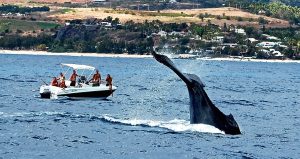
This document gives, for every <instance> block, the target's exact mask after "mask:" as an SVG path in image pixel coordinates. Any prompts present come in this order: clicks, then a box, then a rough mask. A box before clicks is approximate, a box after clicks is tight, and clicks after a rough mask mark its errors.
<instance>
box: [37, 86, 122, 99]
mask: <svg viewBox="0 0 300 159" xmlns="http://www.w3.org/2000/svg"><path fill="white" fill-rule="evenodd" d="M115 90H116V87H115V86H113V87H112V89H109V87H107V86H105V85H100V86H97V87H91V86H87V87H69V88H64V89H63V88H59V87H54V86H46V85H42V86H41V87H40V95H41V98H53V99H55V98H58V97H69V98H100V99H106V98H107V97H109V96H110V95H112V93H113V92H114V91H115Z"/></svg>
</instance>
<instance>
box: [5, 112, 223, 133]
mask: <svg viewBox="0 0 300 159" xmlns="http://www.w3.org/2000/svg"><path fill="white" fill-rule="evenodd" d="M39 116H54V117H58V118H72V119H74V118H78V119H82V118H85V119H86V120H89V121H92V120H100V121H102V122H108V123H112V124H119V125H129V126H141V127H155V128H163V129H167V130H170V131H173V132H178V133H180V132H201V133H213V134H225V133H224V132H223V131H221V130H219V129H217V128H216V127H214V126H211V125H206V124H190V122H189V121H186V120H179V119H174V120H171V121H157V120H142V119H135V118H134V119H119V118H115V117H111V116H109V115H107V114H105V115H100V116H98V115H92V114H72V113H70V112H47V111H46V112H20V113H9V114H8V113H4V112H0V119H1V118H2V119H3V118H14V121H19V122H38V121H39V119H36V118H35V117H39ZM16 117H17V118H16ZM18 117H21V118H24V117H25V120H21V119H18ZM55 120H56V118H55ZM59 120H61V119H59Z"/></svg>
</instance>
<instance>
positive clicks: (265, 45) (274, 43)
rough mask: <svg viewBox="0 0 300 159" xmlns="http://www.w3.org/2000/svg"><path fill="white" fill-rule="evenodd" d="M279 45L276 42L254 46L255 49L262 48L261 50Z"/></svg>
mask: <svg viewBox="0 0 300 159" xmlns="http://www.w3.org/2000/svg"><path fill="white" fill-rule="evenodd" d="M277 45H279V44H278V43H276V42H266V41H264V42H260V43H258V44H256V47H262V48H273V47H275V46H277Z"/></svg>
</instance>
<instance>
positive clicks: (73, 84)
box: [70, 70, 78, 86]
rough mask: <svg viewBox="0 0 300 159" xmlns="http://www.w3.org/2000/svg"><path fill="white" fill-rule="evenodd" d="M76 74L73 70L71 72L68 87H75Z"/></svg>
mask: <svg viewBox="0 0 300 159" xmlns="http://www.w3.org/2000/svg"><path fill="white" fill-rule="evenodd" d="M77 76H78V75H77V73H76V71H75V70H73V74H72V75H71V77H70V81H71V84H70V86H75V85H76V77H77Z"/></svg>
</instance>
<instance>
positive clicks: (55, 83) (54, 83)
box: [51, 77, 58, 87]
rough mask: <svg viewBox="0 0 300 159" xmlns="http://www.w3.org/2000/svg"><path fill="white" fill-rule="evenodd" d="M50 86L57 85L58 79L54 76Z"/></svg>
mask: <svg viewBox="0 0 300 159" xmlns="http://www.w3.org/2000/svg"><path fill="white" fill-rule="evenodd" d="M51 86H55V87H58V81H57V78H56V77H53V79H52V81H51Z"/></svg>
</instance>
